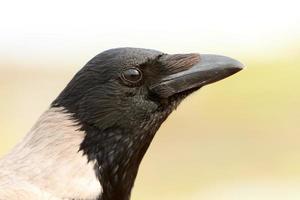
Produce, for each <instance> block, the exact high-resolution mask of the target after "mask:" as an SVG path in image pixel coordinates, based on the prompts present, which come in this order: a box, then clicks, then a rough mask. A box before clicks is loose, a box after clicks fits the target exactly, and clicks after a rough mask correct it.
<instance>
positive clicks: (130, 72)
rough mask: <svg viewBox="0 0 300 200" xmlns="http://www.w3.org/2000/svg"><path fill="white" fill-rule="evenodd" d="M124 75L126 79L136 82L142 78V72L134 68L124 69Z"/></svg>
mask: <svg viewBox="0 0 300 200" xmlns="http://www.w3.org/2000/svg"><path fill="white" fill-rule="evenodd" d="M122 76H123V78H124V79H125V80H126V81H129V82H133V83H136V82H138V81H140V80H141V79H142V73H141V72H140V71H139V70H138V69H134V68H131V69H127V70H125V71H123V74H122Z"/></svg>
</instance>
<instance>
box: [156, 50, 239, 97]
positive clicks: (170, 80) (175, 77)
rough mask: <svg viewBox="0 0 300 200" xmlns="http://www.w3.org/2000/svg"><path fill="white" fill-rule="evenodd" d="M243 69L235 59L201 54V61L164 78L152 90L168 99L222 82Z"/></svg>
mask: <svg viewBox="0 0 300 200" xmlns="http://www.w3.org/2000/svg"><path fill="white" fill-rule="evenodd" d="M184 67H185V66H182V68H184ZM243 68H244V65H243V64H242V63H240V62H239V61H237V60H235V59H233V58H229V57H226V56H221V55H213V54H201V55H200V57H199V60H198V61H197V62H196V63H194V64H193V65H192V66H189V67H188V69H184V70H182V71H179V72H176V73H173V74H171V75H167V76H164V77H162V78H161V79H160V80H159V81H158V83H156V84H154V85H152V86H151V87H150V89H151V91H153V92H155V93H156V94H157V95H158V96H160V97H161V98H168V97H170V96H172V95H174V94H177V93H181V92H184V91H187V90H191V89H195V88H200V87H202V86H204V85H207V84H210V83H214V82H216V81H219V80H222V79H224V78H226V77H229V76H231V75H233V74H235V73H237V72H238V71H240V70H242V69H243Z"/></svg>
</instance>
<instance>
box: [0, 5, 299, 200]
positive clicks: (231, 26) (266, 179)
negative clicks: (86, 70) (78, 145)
mask: <svg viewBox="0 0 300 200" xmlns="http://www.w3.org/2000/svg"><path fill="white" fill-rule="evenodd" d="M298 4H299V3H298V2H297V1H292V0H285V1H280V0H279V1H258V0H252V1H237V0H228V1H216V0H209V1H208V0H207V1H196V0H194V1H193V0H185V1H174V0H173V1H158V0H152V1H138V0H134V1H66V0H64V1H59V0H52V1H37V0H27V1H17V0H11V1H6V2H1V8H0V97H1V98H0V156H2V155H4V154H5V153H6V152H8V151H9V150H10V149H11V148H12V147H13V146H14V144H15V143H16V142H18V141H19V140H20V139H21V138H22V137H23V136H24V135H25V134H26V133H27V132H28V131H29V129H30V128H31V126H32V125H33V124H34V123H35V121H36V120H37V118H38V117H39V116H40V115H41V114H42V113H43V111H45V110H46V109H47V108H48V106H49V104H50V103H51V102H52V101H53V100H54V98H55V97H56V96H57V95H58V94H59V92H60V91H61V90H62V89H63V88H64V86H65V85H66V84H67V83H68V81H69V80H70V79H71V78H72V76H73V75H74V74H75V73H76V72H77V71H78V70H79V69H80V68H81V67H82V66H83V65H84V64H85V63H86V62H87V61H88V60H89V59H91V58H92V57H93V56H95V55H96V54H98V53H99V52H101V51H104V50H106V49H110V48H115V47H124V46H131V47H143V48H152V49H157V50H160V51H163V52H167V53H190V52H199V53H214V54H223V55H226V56H230V57H233V58H236V59H238V60H240V61H241V62H243V63H244V64H245V65H246V66H247V68H246V69H245V70H244V71H242V72H240V73H238V74H236V75H234V76H232V77H230V78H228V79H225V80H223V81H220V82H218V83H215V84H212V85H209V86H207V87H205V88H202V89H201V90H200V91H198V92H197V93H195V94H193V95H191V96H190V97H189V98H188V99H186V100H185V101H184V102H183V103H182V104H181V106H179V108H178V109H177V111H175V112H174V113H173V114H172V115H171V116H170V117H169V118H168V120H167V121H166V122H165V123H164V124H163V126H162V128H161V129H160V130H159V132H158V133H157V135H156V137H155V139H154V141H153V143H152V145H151V147H150V149H149V151H148V152H147V154H146V156H145V159H144V160H143V162H142V165H141V167H140V171H139V175H138V178H137V181H136V184H135V188H134V190H133V194H132V199H133V200H138V199H143V200H153V199H164V200H187V199H188V200H198V199H203V200H241V199H242V200H266V199H272V200H279V199H280V200H281V199H282V200H283V199H284V200H296V199H297V200H299V199H300V126H299V122H300V91H299V89H298V88H299V86H300V12H299V5H298Z"/></svg>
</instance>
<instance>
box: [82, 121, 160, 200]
mask: <svg viewBox="0 0 300 200" xmlns="http://www.w3.org/2000/svg"><path fill="white" fill-rule="evenodd" d="M82 129H83V130H84V131H85V132H86V137H85V139H84V141H83V142H82V144H81V150H82V151H83V152H84V154H86V155H87V157H88V159H89V160H90V161H96V164H95V172H96V175H97V177H98V179H99V181H100V183H101V186H102V189H103V192H102V194H101V197H100V199H99V200H129V199H130V194H131V189H132V187H133V184H134V181H135V178H136V176H137V172H138V168H139V165H140V163H141V160H142V158H143V156H144V154H145V153H146V151H147V149H148V147H149V145H150V143H151V141H152V139H153V137H154V134H155V132H156V130H157V129H158V127H157V128H156V129H152V132H143V133H140V132H128V131H126V130H124V129H121V128H117V127H114V128H109V129H106V130H99V129H98V128H96V127H93V126H89V125H85V124H83V126H82Z"/></svg>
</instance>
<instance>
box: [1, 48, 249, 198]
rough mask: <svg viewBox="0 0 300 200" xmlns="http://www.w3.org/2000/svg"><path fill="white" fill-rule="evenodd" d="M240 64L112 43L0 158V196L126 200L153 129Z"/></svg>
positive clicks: (195, 55)
mask: <svg viewBox="0 0 300 200" xmlns="http://www.w3.org/2000/svg"><path fill="white" fill-rule="evenodd" d="M242 68H243V65H242V64H241V63H240V62H238V61H236V60H234V59H232V58H228V57H225V56H219V55H210V54H173V55H171V54H165V53H162V52H159V51H156V50H149V49H139V48H117V49H111V50H107V51H104V52H102V53H100V54H99V55H97V56H95V57H94V58H93V59H92V60H90V61H89V62H88V63H87V64H86V65H85V66H84V67H83V68H82V69H81V70H80V71H79V72H78V73H77V74H76V75H75V76H74V78H73V79H72V80H71V81H70V83H69V84H68V85H67V86H66V88H65V89H64V90H63V91H62V92H61V94H60V95H59V96H58V97H57V98H56V99H55V100H54V102H53V103H52V104H51V106H50V108H49V109H48V110H47V111H46V112H45V113H44V114H43V115H42V116H41V117H40V119H39V120H38V121H37V123H36V124H35V125H34V126H33V128H32V129H31V131H30V132H29V133H28V134H27V135H26V136H25V138H24V139H23V140H22V141H21V142H20V143H19V144H18V145H17V146H16V147H15V148H14V149H13V150H12V151H11V152H10V153H8V154H7V155H6V156H5V157H3V158H2V159H1V160H0V199H2V200H16V199H22V200H44V199H47V200H63V199H65V200H129V199H130V193H131V189H132V187H133V184H134V181H135V178H136V176H137V172H138V168H139V165H140V162H141V160H142V158H143V156H144V154H145V152H146V151H147V149H148V147H149V145H150V143H151V141H152V139H153V137H154V135H155V133H156V131H157V130H158V129H159V127H160V126H161V124H162V123H163V122H164V120H165V119H166V118H167V117H168V116H169V114H170V113H171V112H172V111H173V110H174V109H175V108H176V107H177V106H178V105H179V103H180V102H181V101H182V100H183V99H184V98H185V97H186V96H188V95H189V94H191V93H192V92H194V91H196V90H198V89H199V88H201V87H202V86H204V85H207V84H209V83H213V82H216V81H219V80H221V79H223V78H226V77H228V76H230V75H232V74H234V73H236V72H238V71H240V70H241V69H242Z"/></svg>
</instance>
